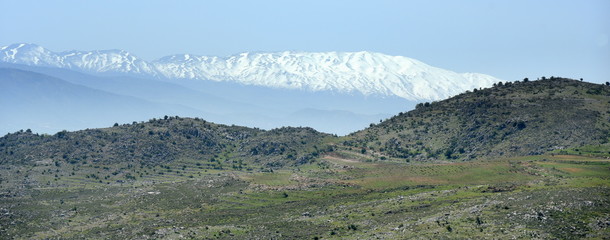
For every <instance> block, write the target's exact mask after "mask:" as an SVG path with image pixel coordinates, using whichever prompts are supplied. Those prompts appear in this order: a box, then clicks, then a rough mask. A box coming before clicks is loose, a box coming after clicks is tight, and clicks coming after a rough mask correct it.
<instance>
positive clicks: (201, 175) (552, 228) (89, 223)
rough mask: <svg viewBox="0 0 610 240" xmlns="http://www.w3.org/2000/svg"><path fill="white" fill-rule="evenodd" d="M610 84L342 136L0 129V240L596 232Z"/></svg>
mask: <svg viewBox="0 0 610 240" xmlns="http://www.w3.org/2000/svg"><path fill="white" fill-rule="evenodd" d="M609 89H610V88H609V87H607V86H602V85H593V84H588V83H582V82H579V81H574V80H567V79H555V78H553V79H552V80H544V81H543V80H541V81H533V82H529V81H528V82H521V83H512V84H509V85H508V86H507V84H503V85H501V86H496V87H495V88H492V89H482V90H477V91H476V92H470V93H465V94H462V95H459V96H456V97H454V98H452V99H449V100H446V101H442V102H438V103H432V104H423V105H421V106H419V107H418V109H416V110H414V111H412V112H409V113H403V114H399V115H398V116H396V117H394V118H392V119H389V120H386V121H384V122H382V123H380V124H378V125H375V126H372V127H371V128H369V129H365V130H363V131H360V132H357V133H354V134H352V135H350V136H346V137H334V136H331V135H328V134H323V133H319V132H316V131H315V130H313V129H310V128H282V129H275V130H270V131H265V130H259V129H250V128H244V127H237V126H224V125H218V124H213V123H209V122H206V121H203V120H200V119H189V118H179V117H164V118H162V119H153V120H150V121H148V122H144V123H133V124H127V125H118V124H117V125H115V126H114V127H111V128H106V129H93V130H83V131H77V132H60V133H57V134H55V135H52V136H51V135H38V134H34V133H31V132H30V131H27V130H26V131H20V132H17V133H13V134H9V135H6V136H4V137H2V138H0V226H1V227H0V239H346V238H348V239H405V238H407V239H408V238H417V239H419V238H423V239H439V238H440V239H443V238H455V239H464V238H466V239H496V238H521V239H581V238H588V239H607V238H610V144H608V138H609V137H610V134H608V132H607V129H609V128H608V126H609V123H610V117H609V116H610V115H609V114H610V111H609V110H608V109H610V107H609V105H610V102H609V101H610V99H609V98H610V90H609ZM551 93H553V94H552V96H551ZM562 107H563V108H562ZM561 109H563V110H561ZM560 114H563V115H564V116H557V115H560ZM502 124H504V125H502ZM502 126H503V127H502ZM553 131H560V133H554V132H553ZM541 135H542V136H541Z"/></svg>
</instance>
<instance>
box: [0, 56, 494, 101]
mask: <svg viewBox="0 0 610 240" xmlns="http://www.w3.org/2000/svg"><path fill="white" fill-rule="evenodd" d="M0 61H3V62H9V63H17V64H25V65H34V66H48V67H58V68H66V69H72V70H79V71H85V72H87V73H103V74H136V75H142V76H152V77H156V78H167V79H195V80H213V81H230V82H237V83H241V84H246V85H256V86H264V87H272V88H280V89H301V90H307V91H314V92H317V91H331V92H340V93H360V94H363V95H365V96H368V95H375V96H398V97H401V98H404V99H407V100H413V101H424V100H439V99H443V98H446V97H449V96H452V95H455V94H458V93H461V92H463V91H465V90H469V89H473V88H479V87H489V86H491V85H492V84H493V83H494V82H498V81H500V80H499V79H497V78H494V77H492V76H489V75H484V74H478V73H455V72H452V71H448V70H444V69H441V68H436V67H432V66H430V65H427V64H425V63H422V62H420V61H418V60H415V59H411V58H407V57H402V56H389V55H385V54H381V53H372V52H277V53H241V54H238V55H233V56H229V57H224V58H223V57H209V56H195V55H190V54H184V55H173V56H167V57H163V58H161V59H158V60H155V61H152V62H146V61H144V60H142V59H139V58H137V57H136V56H134V55H132V54H130V53H128V52H125V51H122V50H104V51H91V52H83V51H66V52H60V53H55V52H51V51H49V50H47V49H45V48H43V47H40V46H37V45H34V44H13V45H10V46H5V47H0Z"/></svg>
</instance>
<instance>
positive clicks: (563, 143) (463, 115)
mask: <svg viewBox="0 0 610 240" xmlns="http://www.w3.org/2000/svg"><path fill="white" fill-rule="evenodd" d="M609 140H610V87H608V86H604V85H599V84H592V83H585V82H579V81H576V80H570V79H563V78H551V79H546V80H539V81H530V82H515V83H506V84H498V85H497V86H496V87H493V88H490V89H483V90H478V91H475V92H467V93H464V94H460V95H458V96H455V97H453V98H450V99H447V100H444V101H440V102H434V103H431V104H429V103H426V104H420V105H418V106H417V108H416V109H415V110H413V111H410V112H407V113H401V114H399V115H398V116H395V117H392V118H390V119H389V120H386V121H384V122H382V123H380V124H378V125H375V126H373V127H371V128H368V129H365V130H362V131H359V132H356V133H354V134H352V135H351V136H350V140H348V141H346V142H345V144H346V145H348V146H352V147H358V148H363V149H367V150H368V152H377V153H380V154H384V155H387V156H391V157H398V158H406V159H413V160H425V159H447V160H468V159H474V158H479V157H481V158H489V157H501V156H519V155H532V154H541V153H544V152H547V151H551V150H556V149H562V148H570V147H580V146H583V145H597V144H607V143H608V141H609Z"/></svg>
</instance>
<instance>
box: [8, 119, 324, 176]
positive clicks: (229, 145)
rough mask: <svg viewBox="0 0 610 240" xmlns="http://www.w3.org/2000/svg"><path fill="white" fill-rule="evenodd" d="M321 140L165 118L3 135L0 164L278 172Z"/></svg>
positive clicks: (295, 131)
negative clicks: (189, 164) (183, 164)
mask: <svg viewBox="0 0 610 240" xmlns="http://www.w3.org/2000/svg"><path fill="white" fill-rule="evenodd" d="M327 136H329V135H327V134H323V133H319V132H317V131H315V130H313V129H311V128H280V129H274V130H270V131H264V130H260V129H254V128H246V127H238V126H226V125H219V124H214V123H210V122H206V121H204V120H200V119H192V118H179V117H167V116H166V117H165V118H164V119H152V120H150V121H149V122H146V123H135V122H134V123H133V124H125V125H118V124H115V126H114V127H111V128H105V129H91V130H83V131H76V132H66V131H62V132H59V133H57V134H55V135H52V136H51V135H38V134H33V133H31V132H30V131H29V130H26V131H20V132H16V133H13V134H8V135H6V136H4V137H2V138H0V164H2V165H5V164H10V165H13V164H21V163H23V164H35V163H41V162H49V163H55V164H56V165H61V164H67V163H69V164H74V165H90V164H94V165H113V164H119V163H121V164H126V163H130V164H132V165H136V166H142V165H153V166H156V165H160V164H169V163H172V162H174V161H176V160H184V159H188V160H191V161H197V162H199V163H204V164H206V165H209V167H212V168H215V169H226V168H229V169H230V168H235V169H241V168H246V167H248V166H249V167H252V165H256V166H262V167H281V166H291V165H297V164H303V163H307V162H308V161H309V160H311V159H312V158H313V157H315V156H317V155H318V154H319V153H320V151H321V150H318V149H317V148H316V147H315V145H317V144H319V143H320V142H321V141H322V140H323V139H324V138H325V137H327Z"/></svg>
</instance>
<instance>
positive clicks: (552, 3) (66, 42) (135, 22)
mask: <svg viewBox="0 0 610 240" xmlns="http://www.w3.org/2000/svg"><path fill="white" fill-rule="evenodd" d="M0 6H2V11H1V12H2V13H1V14H0V45H9V44H12V43H18V42H27V43H36V44H39V45H42V46H44V47H46V48H48V49H50V50H52V51H64V50H72V49H76V50H98V49H124V50H127V51H129V52H131V53H133V54H135V55H137V56H139V57H141V58H144V59H145V60H154V59H156V58H160V57H162V56H166V55H171V54H176V53H192V54H197V55H216V56H227V55H231V54H236V53H240V52H245V51H284V50H296V51H373V52H381V53H385V54H390V55H401V56H406V57H411V58H415V59H418V60H421V61H423V62H426V63H428V64H430V65H433V66H437V67H441V68H445V69H449V70H452V71H457V72H480V73H486V74H490V75H493V76H496V77H499V78H502V79H505V80H510V81H512V80H517V79H522V78H523V77H530V78H536V77H538V76H543V75H545V76H551V75H555V76H565V77H573V78H580V77H583V78H585V80H587V81H592V82H605V81H610V43H609V37H610V16H609V15H610V1H606V0H598V1H593V0H580V1H576V0H572V1H563V0H536V1H532V0H527V1H525V0H493V1H492V0H487V1H478V0H468V1H454V0H445V1H440V0H427V1H424V0H422V1H399V0H395V1H392V0H370V1H357V0H336V1H330V0H308V1H296V0H294V1H287V0H283V1H281V0H263V1H260V0H257V1H246V0H244V1H231V0H218V1H213V0H209V1H153V0H146V1H124V0H121V1H115V0H111V1H82V0H74V1H50V0H49V1H31V0H14V1H13V0H0Z"/></svg>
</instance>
